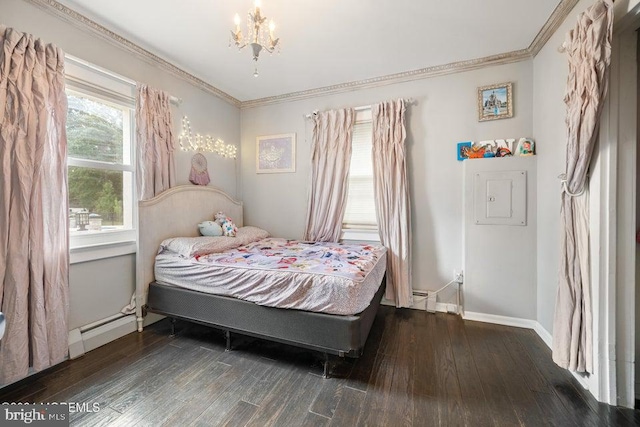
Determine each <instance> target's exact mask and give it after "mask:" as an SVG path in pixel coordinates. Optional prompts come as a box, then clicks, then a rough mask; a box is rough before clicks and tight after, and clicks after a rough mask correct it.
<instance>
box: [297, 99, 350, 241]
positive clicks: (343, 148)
mask: <svg viewBox="0 0 640 427" xmlns="http://www.w3.org/2000/svg"><path fill="white" fill-rule="evenodd" d="M355 120H356V114H355V111H354V110H353V109H352V108H349V109H344V110H331V111H323V112H319V113H316V114H314V117H313V143H312V145H311V190H310V193H309V204H308V209H307V225H306V228H305V232H304V239H305V240H309V241H315V242H337V241H338V240H340V234H341V232H342V219H343V217H344V210H345V208H346V206H347V192H348V191H347V190H348V187H347V186H348V185H349V183H348V179H349V166H350V163H351V138H352V133H353V125H354V123H355Z"/></svg>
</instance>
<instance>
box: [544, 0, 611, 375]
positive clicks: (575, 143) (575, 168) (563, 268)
mask: <svg viewBox="0 0 640 427" xmlns="http://www.w3.org/2000/svg"><path fill="white" fill-rule="evenodd" d="M612 32H613V1H612V0H598V1H597V2H596V3H595V4H593V5H592V6H591V7H589V8H588V9H587V10H586V11H585V12H584V13H582V14H581V15H580V16H579V17H578V22H577V24H576V26H575V28H574V29H573V30H571V31H570V32H569V33H568V34H567V38H566V41H565V42H564V44H563V48H564V50H565V51H566V52H567V54H568V57H569V75H568V78H567V89H566V94H565V99H564V101H565V104H566V106H567V117H566V124H567V153H566V173H565V174H564V176H563V177H562V188H563V192H562V196H561V197H562V201H561V207H560V217H561V223H560V245H561V248H560V257H561V259H560V271H559V278H558V292H557V296H556V307H555V315H554V322H553V344H552V349H553V360H554V361H555V362H556V363H557V364H558V365H559V366H561V367H563V368H565V369H569V370H572V371H578V372H593V354H592V353H593V336H592V329H593V325H592V322H593V320H592V301H591V283H590V276H589V274H590V273H589V266H590V263H591V261H590V259H589V200H588V190H587V185H588V184H587V172H588V170H589V165H590V163H591V155H592V153H593V147H594V145H595V143H596V140H597V137H598V128H599V122H600V116H601V113H602V106H603V104H604V99H605V97H606V95H607V89H608V83H609V65H610V61H611V37H612Z"/></svg>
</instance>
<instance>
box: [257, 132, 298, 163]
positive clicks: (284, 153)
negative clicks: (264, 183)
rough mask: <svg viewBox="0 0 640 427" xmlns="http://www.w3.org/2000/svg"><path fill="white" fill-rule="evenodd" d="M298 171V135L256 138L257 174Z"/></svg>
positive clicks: (287, 134)
mask: <svg viewBox="0 0 640 427" xmlns="http://www.w3.org/2000/svg"><path fill="white" fill-rule="evenodd" d="M295 171H296V134H295V133H286V134H282V135H269V136H259V137H257V138H256V173H283V172H295Z"/></svg>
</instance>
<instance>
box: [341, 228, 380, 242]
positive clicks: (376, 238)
mask: <svg viewBox="0 0 640 427" xmlns="http://www.w3.org/2000/svg"><path fill="white" fill-rule="evenodd" d="M340 240H341V241H342V240H350V241H359V242H376V243H380V235H379V234H378V230H360V229H354V228H351V229H344V230H342V234H341V235H340Z"/></svg>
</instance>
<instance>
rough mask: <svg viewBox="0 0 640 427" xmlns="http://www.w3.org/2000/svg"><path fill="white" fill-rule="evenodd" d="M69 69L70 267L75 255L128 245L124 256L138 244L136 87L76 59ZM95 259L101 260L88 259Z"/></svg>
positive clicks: (111, 253) (68, 61)
mask: <svg viewBox="0 0 640 427" xmlns="http://www.w3.org/2000/svg"><path fill="white" fill-rule="evenodd" d="M66 68H67V100H68V110H67V147H68V152H67V166H68V193H69V236H70V248H71V255H72V262H73V259H74V252H79V251H83V250H84V251H87V250H93V251H95V250H96V249H99V248H100V247H103V249H104V247H105V246H128V249H127V251H125V252H124V253H131V249H133V250H135V240H136V230H135V228H136V227H135V223H136V221H135V214H136V211H135V166H134V165H135V164H134V161H133V159H134V143H133V141H134V105H135V104H134V102H135V101H134V98H133V91H134V89H135V86H134V85H132V84H131V83H129V82H124V81H118V78H117V77H116V76H113V75H111V74H109V73H108V72H103V71H102V70H99V69H97V68H95V67H92V66H89V65H88V64H85V63H82V62H79V61H77V60H73V59H72V60H69V58H67V66H66ZM119 86H120V87H119ZM127 243H128V245H127ZM131 243H133V245H131ZM119 254H121V253H115V254H114V253H113V251H111V252H110V255H109V256H112V255H119ZM76 258H77V257H76ZM96 258H102V256H95V257H93V256H92V257H90V258H89V259H96ZM82 260H86V257H83V259H82Z"/></svg>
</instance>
